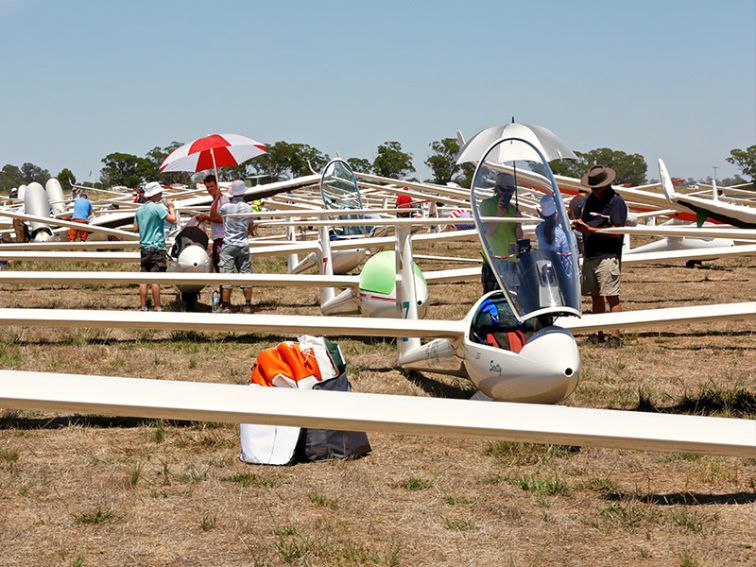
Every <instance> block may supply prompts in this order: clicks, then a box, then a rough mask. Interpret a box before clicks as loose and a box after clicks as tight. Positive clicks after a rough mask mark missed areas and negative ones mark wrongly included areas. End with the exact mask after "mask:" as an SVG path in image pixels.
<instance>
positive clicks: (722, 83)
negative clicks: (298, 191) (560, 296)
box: [0, 0, 756, 180]
mask: <svg viewBox="0 0 756 567" xmlns="http://www.w3.org/2000/svg"><path fill="white" fill-rule="evenodd" d="M0 54H2V56H0V71H2V77H3V78H4V81H3V88H2V94H0V134H1V135H0V166H1V165H2V164H4V163H14V164H17V165H20V164H21V163H22V162H25V161H31V162H34V163H36V164H38V165H40V166H42V167H45V168H47V169H49V170H50V171H51V172H52V173H56V172H57V171H59V170H60V169H61V168H63V167H69V168H71V169H73V171H74V172H75V173H76V175H77V177H78V178H79V179H80V180H85V179H87V178H88V176H89V171H90V170H95V172H97V170H98V169H99V167H100V165H101V163H100V160H101V159H102V158H103V157H104V156H105V155H107V154H108V153H110V152H113V151H123V152H129V153H135V154H137V155H143V154H144V153H145V152H146V151H148V150H149V149H150V148H152V147H154V146H158V145H160V146H164V145H166V144H168V143H169V142H171V141H173V140H179V141H184V142H187V141H190V140H192V139H194V138H196V137H199V136H202V135H205V134H208V133H212V132H236V133H239V134H244V135H248V136H251V137H253V138H256V139H258V140H261V141H263V142H273V141H276V140H286V141H289V142H303V143H308V144H311V145H313V146H315V147H317V148H319V149H320V150H321V151H323V152H326V153H329V154H331V155H333V154H334V153H336V152H339V153H340V154H341V155H342V157H365V158H368V159H372V158H373V157H374V153H375V149H376V147H377V146H378V145H379V144H380V143H382V142H384V141H386V140H398V141H400V142H401V143H402V146H403V147H404V149H405V150H407V151H409V152H411V153H412V154H413V155H414V161H415V167H417V168H418V170H419V172H420V173H421V174H422V175H427V174H428V170H427V168H426V167H425V166H424V165H423V161H424V160H425V158H426V156H427V154H428V144H429V142H431V141H432V140H437V139H440V138H443V137H446V136H453V135H454V133H455V131H456V130H457V129H460V130H462V131H463V132H464V133H465V135H467V136H469V135H471V134H473V133H474V132H476V131H477V130H480V129H481V128H484V127H486V126H490V125H493V124H498V123H503V122H507V121H509V119H510V118H511V116H512V115H514V116H515V118H516V119H517V120H518V121H520V122H526V123H532V124H540V125H543V126H546V127H547V128H550V129H552V130H553V131H554V132H556V133H557V134H558V135H559V136H561V137H562V138H563V139H564V140H565V141H566V142H567V143H568V144H569V145H571V146H572V147H573V148H574V149H577V150H588V149H592V148H595V147H605V146H608V147H611V148H614V149H620V150H623V151H626V152H632V153H636V152H637V153H640V154H642V155H644V156H645V157H646V160H647V161H648V163H649V177H658V173H657V172H656V165H655V164H656V159H657V158H659V157H661V158H663V159H664V160H665V161H666V163H667V165H668V167H669V168H670V171H671V173H672V175H674V176H692V177H704V176H707V175H711V174H712V169H711V168H712V166H715V165H716V166H720V169H719V176H720V177H724V176H728V175H732V174H734V173H735V172H736V169H735V168H734V167H733V166H730V165H729V164H727V163H726V162H725V158H726V157H727V156H728V155H729V151H730V149H732V148H735V147H740V148H742V147H746V146H749V145H752V144H754V143H756V2H754V0H719V1H718V2H715V1H706V2H696V1H687V2H683V1H678V0H672V1H667V2H649V1H645V0H643V1H631V2H608V1H605V2H599V1H580V0H571V1H570V2H557V1H553V2H550V1H543V0H542V1H531V2H503V1H502V2H473V1H470V2H466V3H464V4H463V3H461V2H444V1H436V2H426V3H420V2H409V1H407V0H405V1H403V2H394V1H381V2H371V3H366V2H329V1H320V2H265V3H263V2H231V1H215V2H212V3H209V2H208V3H197V4H196V5H195V4H193V3H192V2H186V1H185V2H174V1H164V2H159V1H151V2H147V1H140V0H133V1H129V2H118V3H116V2H102V1H84V0H80V1H77V0H70V1H67V2H63V1H52V0H49V1H43V0H0ZM95 175H96V173H95Z"/></svg>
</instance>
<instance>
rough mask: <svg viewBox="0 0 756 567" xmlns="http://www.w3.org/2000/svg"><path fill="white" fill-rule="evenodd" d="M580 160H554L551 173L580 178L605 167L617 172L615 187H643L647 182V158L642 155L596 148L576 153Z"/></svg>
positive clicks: (551, 164)
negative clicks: (591, 168) (626, 184)
mask: <svg viewBox="0 0 756 567" xmlns="http://www.w3.org/2000/svg"><path fill="white" fill-rule="evenodd" d="M575 155H577V156H578V160H569V159H560V160H554V161H552V162H551V163H550V164H549V165H550V166H551V171H553V172H554V173H555V174H557V175H565V176H567V177H574V178H578V179H579V178H580V177H582V176H583V175H584V174H585V173H586V172H587V171H588V169H589V168H590V167H592V166H594V165H603V166H606V167H611V168H612V169H613V170H614V171H616V172H617V178H616V180H615V181H614V183H615V185H621V184H623V183H629V184H630V185H643V184H644V183H645V182H646V171H647V170H648V166H647V165H646V160H645V158H644V157H643V156H642V155H640V154H627V153H625V152H623V151H621V150H612V149H610V148H596V149H595V150H591V151H589V152H575Z"/></svg>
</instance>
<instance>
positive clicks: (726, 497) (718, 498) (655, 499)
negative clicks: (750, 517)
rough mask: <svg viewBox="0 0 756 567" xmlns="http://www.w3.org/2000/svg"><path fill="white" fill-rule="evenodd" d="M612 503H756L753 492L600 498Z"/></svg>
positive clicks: (612, 494) (704, 504) (683, 493)
mask: <svg viewBox="0 0 756 567" xmlns="http://www.w3.org/2000/svg"><path fill="white" fill-rule="evenodd" d="M602 498H603V499H604V500H610V501H612V502H643V503H644V504H656V505H658V506H676V505H678V504H685V505H688V506H708V505H712V504H751V503H753V502H756V494H755V493H753V492H733V493H730V494H701V493H698V492H671V493H669V494H626V493H624V492H610V493H607V494H604V496H602Z"/></svg>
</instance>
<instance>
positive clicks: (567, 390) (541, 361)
mask: <svg viewBox="0 0 756 567" xmlns="http://www.w3.org/2000/svg"><path fill="white" fill-rule="evenodd" d="M520 357H522V358H524V359H527V360H529V361H532V362H533V363H535V364H537V365H538V366H539V367H540V369H541V372H543V375H542V377H541V378H540V380H539V382H540V383H541V385H542V386H543V390H542V396H543V399H542V400H541V401H542V402H545V403H556V402H558V401H559V400H561V399H563V398H566V397H567V396H569V395H570V394H571V393H572V392H573V391H574V390H575V388H576V387H577V385H578V381H579V380H580V351H579V350H578V347H577V343H575V338H574V337H573V336H572V334H571V333H570V332H569V331H567V330H565V329H562V328H560V327H549V328H547V329H543V330H541V331H539V332H538V333H536V334H535V335H534V336H533V337H532V338H531V339H530V340H529V341H528V342H527V344H526V345H525V346H524V347H523V349H522V351H520Z"/></svg>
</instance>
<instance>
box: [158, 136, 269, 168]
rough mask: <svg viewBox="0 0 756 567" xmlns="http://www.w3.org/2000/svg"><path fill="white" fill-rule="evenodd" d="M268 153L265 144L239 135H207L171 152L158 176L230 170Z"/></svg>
mask: <svg viewBox="0 0 756 567" xmlns="http://www.w3.org/2000/svg"><path fill="white" fill-rule="evenodd" d="M265 153H268V150H267V148H266V147H265V144H263V143H261V142H258V141H257V140H253V139H252V138H247V137H246V136H240V135H239V134H210V135H209V136H205V137H204V138H198V139H197V140H194V141H193V142H192V143H190V144H184V145H183V146H181V147H180V148H176V149H175V150H173V151H172V152H171V153H170V154H169V155H168V157H166V158H165V159H164V160H163V163H162V164H161V166H160V171H161V172H167V171H204V170H206V169H213V170H215V175H216V177H217V176H218V168H219V167H234V166H237V165H240V164H242V163H244V162H245V161H247V160H249V159H252V158H253V157H257V156H259V155H262V154H265Z"/></svg>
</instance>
